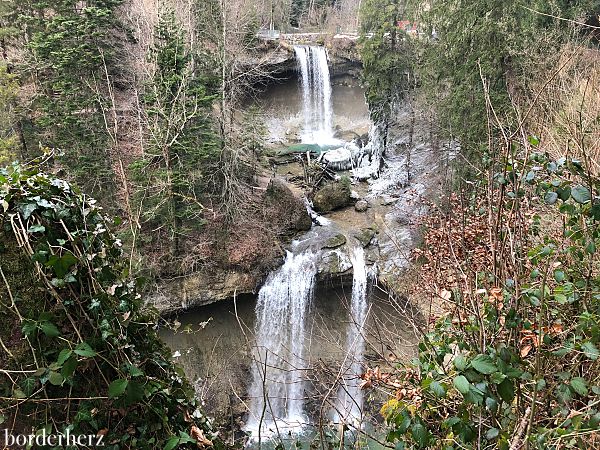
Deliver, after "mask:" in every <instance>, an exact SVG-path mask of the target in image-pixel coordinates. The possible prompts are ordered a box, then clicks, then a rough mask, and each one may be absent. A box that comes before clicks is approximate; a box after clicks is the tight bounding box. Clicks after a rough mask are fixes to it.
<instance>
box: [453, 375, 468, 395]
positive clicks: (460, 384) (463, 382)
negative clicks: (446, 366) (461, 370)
mask: <svg viewBox="0 0 600 450" xmlns="http://www.w3.org/2000/svg"><path fill="white" fill-rule="evenodd" d="M452 383H453V384H454V387H455V388H456V389H458V391H459V392H460V393H461V394H466V393H468V392H469V388H470V387H471V383H469V380H467V379H466V378H465V377H464V376H463V375H459V376H457V377H456V378H454V381H453V382H452Z"/></svg>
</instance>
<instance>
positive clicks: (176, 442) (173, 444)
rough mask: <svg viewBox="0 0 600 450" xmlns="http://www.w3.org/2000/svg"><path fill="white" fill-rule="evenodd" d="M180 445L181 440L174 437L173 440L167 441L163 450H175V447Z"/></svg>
mask: <svg viewBox="0 0 600 450" xmlns="http://www.w3.org/2000/svg"><path fill="white" fill-rule="evenodd" d="M178 445H179V438H178V437H177V436H173V437H172V438H171V439H169V440H168V441H167V444H166V445H165V448H164V449H163V450H173V449H174V448H175V447H177V446H178Z"/></svg>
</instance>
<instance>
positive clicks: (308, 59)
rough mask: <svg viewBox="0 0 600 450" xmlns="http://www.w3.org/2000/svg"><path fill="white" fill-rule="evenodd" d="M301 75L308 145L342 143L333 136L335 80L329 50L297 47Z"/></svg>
mask: <svg viewBox="0 0 600 450" xmlns="http://www.w3.org/2000/svg"><path fill="white" fill-rule="evenodd" d="M294 52H295V54H296V60H297V62H298V70H299V72H300V76H301V80H302V81H301V88H302V112H303V115H304V129H303V130H302V134H301V140H302V143H304V144H320V145H336V144H340V143H341V142H342V141H340V140H339V139H335V138H334V137H333V134H334V133H333V106H332V102H331V92H332V89H331V77H330V75H329V63H328V60H327V50H326V49H325V48H324V47H320V46H309V45H296V46H294Z"/></svg>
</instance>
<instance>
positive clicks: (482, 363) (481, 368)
mask: <svg viewBox="0 0 600 450" xmlns="http://www.w3.org/2000/svg"><path fill="white" fill-rule="evenodd" d="M471 366H473V369H475V370H476V371H477V372H479V373H483V374H484V375H489V374H491V373H494V372H497V371H498V368H497V367H496V365H495V364H494V362H493V361H492V358H490V357H489V356H488V355H477V356H476V357H475V358H473V361H471Z"/></svg>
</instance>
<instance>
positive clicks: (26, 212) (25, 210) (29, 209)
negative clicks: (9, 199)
mask: <svg viewBox="0 0 600 450" xmlns="http://www.w3.org/2000/svg"><path fill="white" fill-rule="evenodd" d="M19 209H20V210H21V213H22V214H23V219H25V220H27V219H29V217H31V214H33V211H35V210H36V209H37V204H36V203H26V204H24V205H21V206H20V207H19Z"/></svg>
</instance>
